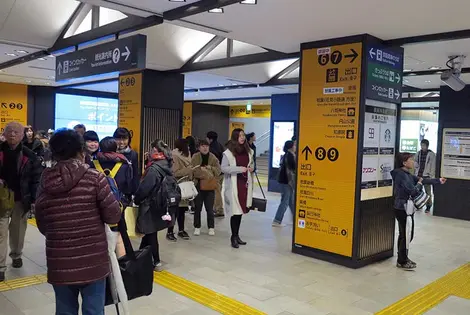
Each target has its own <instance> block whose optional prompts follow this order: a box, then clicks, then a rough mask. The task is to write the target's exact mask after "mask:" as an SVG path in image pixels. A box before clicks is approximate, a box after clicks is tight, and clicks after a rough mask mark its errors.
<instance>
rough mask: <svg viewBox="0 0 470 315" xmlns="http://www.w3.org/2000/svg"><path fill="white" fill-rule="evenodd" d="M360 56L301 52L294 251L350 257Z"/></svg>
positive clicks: (337, 50) (351, 49) (357, 51)
mask: <svg viewBox="0 0 470 315" xmlns="http://www.w3.org/2000/svg"><path fill="white" fill-rule="evenodd" d="M362 53H363V52H362V43H352V44H345V45H337V46H331V47H323V48H319V49H316V48H315V49H308V50H303V51H302V69H301V74H302V78H301V82H302V84H301V87H300V89H301V94H300V95H301V100H300V119H299V137H298V152H299V155H298V176H297V191H296V196H297V198H296V206H297V207H296V208H297V213H296V222H295V226H294V228H295V232H294V235H295V237H294V248H302V247H308V248H314V249H319V250H323V251H326V252H330V253H335V254H338V255H342V256H345V257H352V244H353V222H354V209H355V199H356V173H357V143H358V141H357V138H358V137H357V133H358V125H359V104H360V90H361V64H362Z"/></svg>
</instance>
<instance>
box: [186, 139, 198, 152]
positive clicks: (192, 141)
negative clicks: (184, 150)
mask: <svg viewBox="0 0 470 315" xmlns="http://www.w3.org/2000/svg"><path fill="white" fill-rule="evenodd" d="M186 141H188V146H189V152H191V154H194V153H196V152H197V141H196V139H195V138H194V137H193V136H187V137H186Z"/></svg>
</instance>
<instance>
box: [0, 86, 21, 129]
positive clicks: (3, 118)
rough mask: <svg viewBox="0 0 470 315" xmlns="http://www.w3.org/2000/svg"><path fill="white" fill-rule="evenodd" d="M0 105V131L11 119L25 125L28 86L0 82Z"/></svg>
mask: <svg viewBox="0 0 470 315" xmlns="http://www.w3.org/2000/svg"><path fill="white" fill-rule="evenodd" d="M0 106H1V109H0V110H1V111H0V131H1V132H3V131H4V130H5V126H6V125H7V124H8V123H10V122H12V121H16V122H19V123H21V124H22V125H23V126H26V125H27V124H28V86H27V85H22V84H11V83H0Z"/></svg>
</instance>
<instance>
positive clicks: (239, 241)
mask: <svg viewBox="0 0 470 315" xmlns="http://www.w3.org/2000/svg"><path fill="white" fill-rule="evenodd" d="M236 239H237V243H238V245H246V242H244V241H242V239H241V238H240V236H238V235H237V236H236Z"/></svg>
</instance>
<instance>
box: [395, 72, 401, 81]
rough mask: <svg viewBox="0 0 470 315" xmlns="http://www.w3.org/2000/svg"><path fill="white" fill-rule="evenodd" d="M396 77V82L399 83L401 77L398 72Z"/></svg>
mask: <svg viewBox="0 0 470 315" xmlns="http://www.w3.org/2000/svg"><path fill="white" fill-rule="evenodd" d="M396 79H397V83H400V80H401V77H400V74H399V73H397V76H396Z"/></svg>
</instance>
